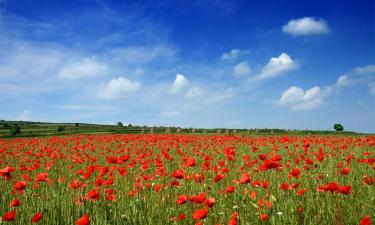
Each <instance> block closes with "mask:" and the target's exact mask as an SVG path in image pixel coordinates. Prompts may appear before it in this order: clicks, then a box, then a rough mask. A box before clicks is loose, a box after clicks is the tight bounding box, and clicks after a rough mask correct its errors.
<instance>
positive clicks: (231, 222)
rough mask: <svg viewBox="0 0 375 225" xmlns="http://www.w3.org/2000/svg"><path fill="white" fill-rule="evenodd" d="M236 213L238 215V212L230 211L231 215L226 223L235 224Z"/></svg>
mask: <svg viewBox="0 0 375 225" xmlns="http://www.w3.org/2000/svg"><path fill="white" fill-rule="evenodd" d="M238 215H239V213H238V212H234V213H232V215H231V216H230V220H229V221H228V225H237V217H238Z"/></svg>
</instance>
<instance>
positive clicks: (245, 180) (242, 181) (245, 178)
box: [240, 172, 250, 184]
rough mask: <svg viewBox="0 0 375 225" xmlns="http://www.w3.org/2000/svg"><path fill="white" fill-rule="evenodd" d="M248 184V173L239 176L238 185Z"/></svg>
mask: <svg viewBox="0 0 375 225" xmlns="http://www.w3.org/2000/svg"><path fill="white" fill-rule="evenodd" d="M249 182H250V176H249V173H247V172H245V173H244V174H242V175H241V178H240V184H247V183H249Z"/></svg>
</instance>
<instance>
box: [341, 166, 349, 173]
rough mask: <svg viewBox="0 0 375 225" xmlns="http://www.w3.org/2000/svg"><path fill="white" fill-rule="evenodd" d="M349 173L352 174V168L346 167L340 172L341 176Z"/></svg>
mask: <svg viewBox="0 0 375 225" xmlns="http://www.w3.org/2000/svg"><path fill="white" fill-rule="evenodd" d="M348 173H350V168H348V167H344V168H342V169H341V171H340V174H341V175H346V174H348Z"/></svg>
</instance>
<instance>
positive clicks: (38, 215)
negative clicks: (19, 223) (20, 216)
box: [31, 212, 43, 223]
mask: <svg viewBox="0 0 375 225" xmlns="http://www.w3.org/2000/svg"><path fill="white" fill-rule="evenodd" d="M42 217H43V214H42V213H40V212H37V213H35V215H34V216H33V217H32V218H31V222H32V223H37V222H39V220H41V219H42Z"/></svg>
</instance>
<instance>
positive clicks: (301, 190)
mask: <svg viewBox="0 0 375 225" xmlns="http://www.w3.org/2000/svg"><path fill="white" fill-rule="evenodd" d="M306 192H307V189H306V188H302V189H299V190H298V191H297V192H296V195H297V196H302V195H304V194H305V193H306Z"/></svg>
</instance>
